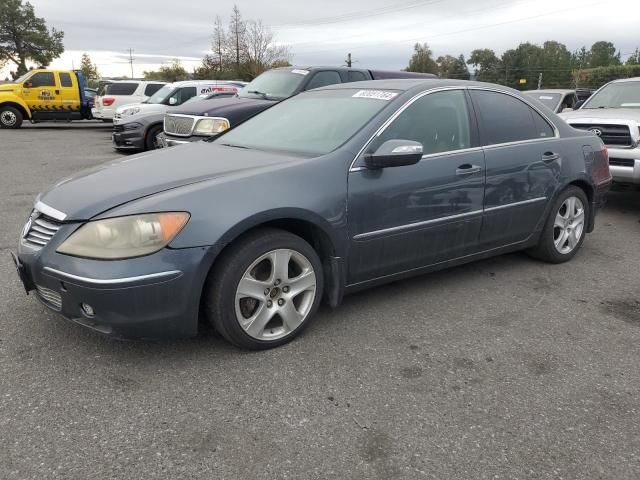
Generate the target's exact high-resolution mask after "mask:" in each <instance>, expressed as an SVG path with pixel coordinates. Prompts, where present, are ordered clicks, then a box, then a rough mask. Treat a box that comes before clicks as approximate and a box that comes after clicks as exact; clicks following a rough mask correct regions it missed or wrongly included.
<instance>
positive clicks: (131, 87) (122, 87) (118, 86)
mask: <svg viewBox="0 0 640 480" xmlns="http://www.w3.org/2000/svg"><path fill="white" fill-rule="evenodd" d="M136 88H138V84H137V83H110V84H109V85H107V86H106V87H105V89H104V93H105V95H133V93H134V92H135V91H136Z"/></svg>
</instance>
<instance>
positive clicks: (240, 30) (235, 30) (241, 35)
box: [227, 5, 246, 76]
mask: <svg viewBox="0 0 640 480" xmlns="http://www.w3.org/2000/svg"><path fill="white" fill-rule="evenodd" d="M245 29H246V25H245V22H244V20H243V19H242V15H241V14H240V9H239V8H238V6H237V5H234V6H233V12H232V13H231V23H230V24H229V34H228V36H227V37H228V38H227V43H228V46H229V50H230V51H231V52H233V58H234V60H235V69H236V73H237V74H238V76H239V75H240V71H241V68H240V64H241V59H242V57H243V56H244V48H245V42H244V40H245Z"/></svg>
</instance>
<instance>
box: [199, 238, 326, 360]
mask: <svg viewBox="0 0 640 480" xmlns="http://www.w3.org/2000/svg"><path fill="white" fill-rule="evenodd" d="M322 291H323V272H322V264H321V262H320V258H319V257H318V254H317V253H316V251H315V250H314V249H313V247H311V245H309V244H308V243H307V242H306V241H304V240H303V239H302V238H300V237H298V236H296V235H293V234H291V233H289V232H286V231H283V230H277V229H260V230H257V231H255V232H253V233H251V234H249V235H247V236H246V237H244V238H243V239H241V240H240V241H239V242H238V243H237V244H236V245H234V246H232V247H231V249H230V250H229V251H228V252H225V254H224V255H223V257H222V258H221V259H220V263H219V264H218V265H216V266H215V267H214V269H213V271H212V272H211V274H210V278H209V279H208V282H207V287H206V291H205V295H206V297H205V308H206V315H207V317H208V318H209V321H210V322H211V323H212V324H213V326H214V328H215V329H216V330H217V331H218V332H219V333H220V334H221V335H222V336H223V337H224V338H226V339H227V340H228V341H229V342H231V343H232V344H234V345H236V346H238V347H241V348H248V349H252V350H260V349H266V348H273V347H277V346H279V345H282V344H284V343H286V342H289V341H290V340H292V339H293V338H294V337H296V336H297V335H299V334H300V333H301V332H302V331H303V330H304V329H305V328H306V327H307V326H308V324H309V323H310V320H311V319H312V317H313V315H314V314H315V312H316V310H317V308H318V305H319V304H320V300H321V298H322Z"/></svg>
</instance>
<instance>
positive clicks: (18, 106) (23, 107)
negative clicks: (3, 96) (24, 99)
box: [0, 101, 31, 120]
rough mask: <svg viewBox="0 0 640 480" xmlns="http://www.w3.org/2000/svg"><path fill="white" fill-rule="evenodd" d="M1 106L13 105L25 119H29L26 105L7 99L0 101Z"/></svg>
mask: <svg viewBox="0 0 640 480" xmlns="http://www.w3.org/2000/svg"><path fill="white" fill-rule="evenodd" d="M2 107H13V108H15V109H16V110H18V111H19V112H20V113H21V114H22V115H23V117H24V119H25V120H30V119H31V111H30V110H29V108H28V107H27V106H26V105H23V104H21V103H18V102H14V101H7V102H2V103H0V108H2Z"/></svg>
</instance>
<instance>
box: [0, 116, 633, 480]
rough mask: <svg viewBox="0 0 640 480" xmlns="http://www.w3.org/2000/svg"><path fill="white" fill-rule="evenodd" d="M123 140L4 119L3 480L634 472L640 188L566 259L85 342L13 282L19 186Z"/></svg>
mask: <svg viewBox="0 0 640 480" xmlns="http://www.w3.org/2000/svg"><path fill="white" fill-rule="evenodd" d="M119 156H120V154H118V153H116V152H114V151H113V150H112V148H111V145H110V141H109V126H105V125H103V124H100V123H90V122H87V123H86V124H84V125H83V124H72V125H67V124H57V125H51V126H43V125H37V126H27V127H26V128H23V129H21V130H19V131H6V130H3V131H0V165H1V166H2V175H1V176H0V182H1V183H0V198H1V200H0V209H1V212H2V219H3V227H2V229H1V230H0V249H1V250H2V254H1V255H0V282H1V283H0V285H1V288H0V299H1V300H2V306H3V308H2V309H1V311H0V478H2V479H44V478H47V479H49V478H64V479H87V478H99V479H110V478H141V479H154V478H167V479H177V478H194V479H202V478H215V479H259V478H270V479H271V478H273V479H281V478H291V479H311V478H318V479H377V478H379V479H395V478H417V479H420V478H433V479H458V478H459V479H471V478H473V479H484V478H507V479H524V478H536V479H538V478H540V479H543V478H553V479H558V478H564V479H571V478H575V479H584V478H589V479H596V478H609V479H616V480H620V479H637V478H640V402H639V398H640V371H639V369H638V365H639V364H640V351H639V349H638V345H639V344H640V192H638V191H633V190H631V189H629V190H623V191H617V192H613V193H612V194H611V195H610V198H609V204H608V206H607V207H606V208H605V209H604V210H603V211H602V212H601V213H600V215H599V217H598V220H597V228H596V231H595V232H594V233H593V234H592V235H590V236H589V237H588V238H587V240H586V242H585V244H584V248H583V249H582V251H581V252H580V253H579V254H578V255H577V257H576V258H575V259H574V260H573V261H572V262H570V263H568V264H565V265H557V266H551V265H546V264H542V263H539V262H535V261H533V260H530V259H529V258H527V257H526V256H524V255H522V254H513V255H506V256H502V257H498V258H495V259H491V260H487V261H483V262H479V263H473V264H470V265H467V266H464V267H460V268H455V269H452V270H448V271H445V272H441V273H437V274H432V275H428V276H423V277H418V278H415V279H412V280H408V281H402V282H399V283H395V284H391V285H388V286H385V287H380V288H376V289H373V290H369V291H367V292H363V293H359V294H357V295H353V296H350V297H347V298H346V300H345V303H344V305H342V306H341V307H340V308H339V309H336V310H331V309H329V308H323V309H322V310H321V312H320V314H319V315H318V318H317V319H316V322H315V323H314V325H313V326H311V328H309V329H308V330H307V331H306V333H305V334H304V335H303V336H302V337H300V338H299V339H297V340H296V341H294V342H293V343H291V344H289V345H286V346H284V347H281V348H279V349H276V350H271V351H267V352H259V353H252V352H245V351H240V350H237V349H235V348H232V347H230V346H229V345H227V344H226V343H225V342H224V341H223V340H222V339H220V338H219V337H217V336H216V335H215V334H213V333H211V332H209V331H208V332H204V333H203V334H201V335H200V336H199V337H197V338H195V339H189V340H179V341H168V342H162V343H152V342H119V341H115V340H111V339H108V338H103V337H101V336H98V335H97V334H95V333H93V332H89V331H86V330H84V329H82V328H81V327H79V326H76V325H74V324H71V323H68V322H66V321H65V320H63V319H60V318H58V317H57V316H56V315H55V314H53V313H51V312H50V311H49V310H47V309H45V308H44V307H42V306H41V305H40V304H39V303H38V302H37V300H36V299H35V298H33V296H29V297H27V296H25V295H24V291H23V290H22V287H21V286H20V284H19V283H18V279H17V276H16V274H15V272H14V268H13V265H12V263H11V260H10V258H9V251H11V250H13V249H14V247H15V244H16V237H17V236H18V233H19V232H20V230H21V227H22V225H23V223H24V221H25V219H26V217H27V215H28V213H29V211H30V208H31V205H32V202H33V199H34V196H35V195H36V194H37V192H39V191H40V190H42V189H43V188H45V187H46V186H48V185H50V184H51V183H52V182H53V181H55V180H56V179H57V178H59V177H63V176H65V175H68V174H71V173H72V172H75V171H77V170H79V169H81V168H83V167H86V166H92V165H95V164H98V163H101V162H104V161H108V160H110V159H114V158H117V157H119Z"/></svg>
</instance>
